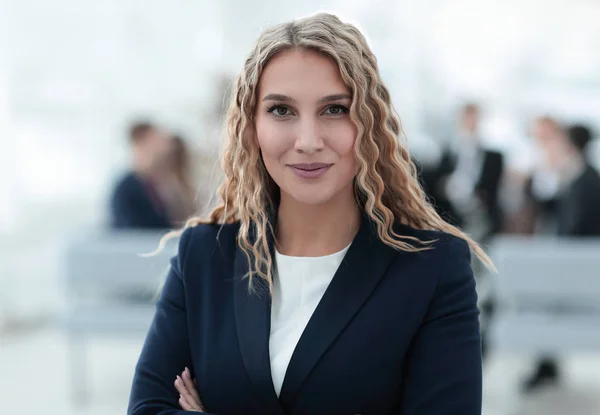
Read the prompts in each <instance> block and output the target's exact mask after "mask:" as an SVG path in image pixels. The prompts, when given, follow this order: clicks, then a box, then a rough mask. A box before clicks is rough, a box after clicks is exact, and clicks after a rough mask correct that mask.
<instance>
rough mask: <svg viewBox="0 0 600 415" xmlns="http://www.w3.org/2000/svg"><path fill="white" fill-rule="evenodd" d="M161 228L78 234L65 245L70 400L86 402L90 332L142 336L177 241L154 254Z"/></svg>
mask: <svg viewBox="0 0 600 415" xmlns="http://www.w3.org/2000/svg"><path fill="white" fill-rule="evenodd" d="M164 233H165V232H156V231H118V232H116V231H96V232H85V233H84V232H81V233H80V235H82V236H78V237H77V238H73V239H71V240H69V241H68V243H67V244H66V246H65V255H64V275H65V283H66V291H67V307H66V312H65V314H64V316H63V319H62V322H63V324H64V328H65V329H66V332H67V335H68V344H69V365H70V374H71V380H72V391H73V398H74V400H75V402H76V403H85V402H86V401H87V400H88V393H87V392H88V391H87V387H86V378H85V375H86V373H87V370H86V361H87V357H86V340H87V339H88V338H89V337H90V336H103V337H106V336H123V335H137V336H143V335H144V334H145V333H146V331H147V330H148V327H149V325H150V322H151V320H152V316H153V314H154V302H155V298H156V296H157V293H158V289H159V287H160V284H161V281H162V280H163V278H164V277H165V275H166V272H167V271H168V267H169V259H170V258H171V257H172V256H173V255H174V254H175V253H176V240H172V241H170V242H169V243H168V244H167V245H166V247H165V248H164V249H163V250H162V251H161V252H160V253H158V254H156V255H154V256H150V257H143V256H141V255H140V254H145V253H149V252H153V251H155V250H156V248H157V247H158V242H159V240H160V238H161V237H162V236H163V235H164Z"/></svg>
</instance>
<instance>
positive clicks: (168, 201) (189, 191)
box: [156, 135, 197, 226]
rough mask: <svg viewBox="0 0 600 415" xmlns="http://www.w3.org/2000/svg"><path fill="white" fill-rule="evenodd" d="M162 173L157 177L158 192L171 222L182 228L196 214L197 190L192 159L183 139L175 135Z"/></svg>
mask: <svg viewBox="0 0 600 415" xmlns="http://www.w3.org/2000/svg"><path fill="white" fill-rule="evenodd" d="M161 170H162V171H161V172H160V174H158V175H157V180H156V184H157V190H158V193H159V194H160V196H161V200H163V202H164V205H165V208H166V210H167V214H168V216H169V219H170V222H171V223H173V224H176V225H177V226H182V225H183V224H184V223H185V221H186V220H187V219H188V218H189V217H190V216H192V215H193V214H194V213H196V207H197V206H196V188H195V186H194V183H193V180H192V166H191V157H190V152H189V150H188V147H187V144H186V142H185V140H184V139H183V137H181V136H180V135H174V136H173V137H172V138H171V139H170V140H169V150H168V153H167V157H166V158H165V160H164V164H163V166H162V169H161Z"/></svg>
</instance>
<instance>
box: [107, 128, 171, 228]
mask: <svg viewBox="0 0 600 415" xmlns="http://www.w3.org/2000/svg"><path fill="white" fill-rule="evenodd" d="M129 143H130V145H131V150H132V156H133V165H132V168H131V171H129V172H127V173H126V174H125V175H124V176H123V177H122V178H121V179H120V180H119V181H118V183H117V185H116V186H115V188H114V191H113V194H112V197H111V201H110V211H111V226H112V227H113V228H117V229H123V228H137V229H141V228H148V229H170V228H172V227H173V224H172V222H171V219H170V218H169V215H168V211H167V207H166V204H165V202H164V200H163V199H162V197H161V196H160V193H159V192H158V190H157V187H158V183H159V180H160V175H161V172H162V170H163V168H162V166H163V165H164V163H165V160H166V157H167V155H168V152H169V148H170V146H169V138H168V137H167V136H166V135H165V134H164V133H163V132H162V131H161V130H160V129H159V128H158V127H156V126H155V125H153V124H151V123H149V122H138V123H135V124H133V125H132V126H131V128H130V130H129Z"/></svg>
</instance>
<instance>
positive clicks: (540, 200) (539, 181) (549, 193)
mask: <svg viewBox="0 0 600 415" xmlns="http://www.w3.org/2000/svg"><path fill="white" fill-rule="evenodd" d="M562 134H563V131H562V127H561V125H560V123H559V122H558V121H557V120H556V119H554V118H552V117H550V116H542V117H539V118H537V119H536V120H535V121H534V124H533V128H532V136H533V140H534V145H535V149H536V153H535V160H534V165H533V168H532V171H531V174H530V177H529V179H528V180H527V182H526V185H525V194H526V201H527V205H526V207H527V208H528V209H529V210H530V219H531V221H532V223H531V224H530V226H529V227H530V229H531V232H532V233H535V234H554V233H556V231H555V227H556V208H557V201H556V198H557V196H558V190H559V184H560V172H559V171H558V170H557V169H555V168H553V166H551V164H550V163H549V161H550V160H549V158H548V154H549V149H550V147H551V146H552V145H553V143H555V142H556V141H557V140H559V139H560V136H561V135H562Z"/></svg>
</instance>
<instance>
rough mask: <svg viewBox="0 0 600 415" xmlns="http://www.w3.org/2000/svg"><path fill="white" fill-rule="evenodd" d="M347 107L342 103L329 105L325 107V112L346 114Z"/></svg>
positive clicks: (328, 113)
mask: <svg viewBox="0 0 600 415" xmlns="http://www.w3.org/2000/svg"><path fill="white" fill-rule="evenodd" d="M347 113H348V108H346V107H344V106H343V105H330V106H329V107H327V108H326V109H325V114H327V115H342V114H347Z"/></svg>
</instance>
